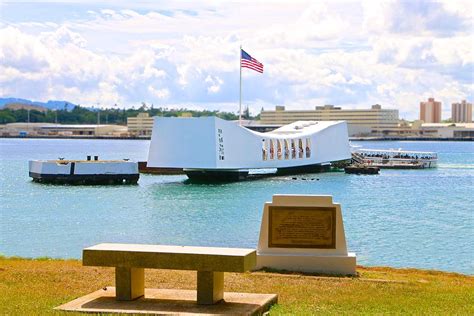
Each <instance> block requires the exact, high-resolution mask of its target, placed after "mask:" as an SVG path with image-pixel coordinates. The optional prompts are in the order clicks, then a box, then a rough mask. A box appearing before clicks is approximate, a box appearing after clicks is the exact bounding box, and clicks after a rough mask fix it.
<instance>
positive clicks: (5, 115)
mask: <svg viewBox="0 0 474 316" xmlns="http://www.w3.org/2000/svg"><path fill="white" fill-rule="evenodd" d="M28 112H29V113H28ZM138 113H148V114H149V115H150V116H164V117H179V116H182V115H183V114H185V113H186V114H188V113H189V114H190V115H191V116H192V117H200V116H217V117H219V118H222V119H224V120H237V119H238V118H239V116H238V114H235V113H232V112H221V111H211V110H189V109H186V108H182V109H168V108H163V107H158V108H154V107H153V106H151V107H148V106H147V105H146V104H145V103H143V104H142V106H141V107H139V108H138V109H135V108H131V109H119V108H107V109H100V110H99V109H91V108H86V107H82V106H80V105H76V106H74V107H73V108H72V109H69V108H68V104H67V103H66V104H65V106H64V108H63V109H58V110H46V111H44V112H42V111H37V110H30V111H28V110H25V109H19V110H12V109H7V108H3V109H0V124H7V123H17V122H30V123H58V124H97V123H98V122H99V121H100V123H101V124H119V125H126V124H127V117H135V116H137V115H138ZM189 114H188V115H189ZM259 116H260V115H257V116H256V117H253V116H251V115H250V111H249V109H248V107H247V108H245V110H244V111H243V113H242V118H243V119H258V118H259Z"/></svg>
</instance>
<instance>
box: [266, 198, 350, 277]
mask: <svg viewBox="0 0 474 316" xmlns="http://www.w3.org/2000/svg"><path fill="white" fill-rule="evenodd" d="M261 268H272V269H278V270H289V271H299V272H309V273H323V274H339V275H341V274H342V275H355V274H356V255H355V253H350V252H347V245H346V237H345V233H344V224H343V220H342V213H341V206H340V204H338V203H333V202H332V197H331V196H315V195H274V196H273V200H272V202H271V203H265V206H264V209H263V216H262V224H261V227H260V239H259V242H258V248H257V269H261Z"/></svg>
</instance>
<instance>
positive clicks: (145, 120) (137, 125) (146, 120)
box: [127, 113, 153, 136]
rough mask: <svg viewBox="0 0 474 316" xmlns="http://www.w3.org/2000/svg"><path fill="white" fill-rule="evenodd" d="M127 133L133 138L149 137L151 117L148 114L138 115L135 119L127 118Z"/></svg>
mask: <svg viewBox="0 0 474 316" xmlns="http://www.w3.org/2000/svg"><path fill="white" fill-rule="evenodd" d="M127 127H128V132H129V133H130V134H131V135H135V136H151V131H152V130H153V117H150V115H148V113H138V115H137V116H136V117H127Z"/></svg>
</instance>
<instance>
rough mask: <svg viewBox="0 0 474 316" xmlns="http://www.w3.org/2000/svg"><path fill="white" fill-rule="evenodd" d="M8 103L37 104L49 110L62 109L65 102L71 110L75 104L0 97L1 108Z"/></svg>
mask: <svg viewBox="0 0 474 316" xmlns="http://www.w3.org/2000/svg"><path fill="white" fill-rule="evenodd" d="M9 103H16V104H29V105H37V106H41V107H44V108H47V109H50V110H56V109H64V105H65V104H66V103H67V104H68V110H71V109H72V108H73V107H75V106H76V104H73V103H71V102H68V101H58V100H54V101H52V100H49V101H48V102H39V101H31V100H26V99H20V98H0V108H3V107H4V106H5V104H9Z"/></svg>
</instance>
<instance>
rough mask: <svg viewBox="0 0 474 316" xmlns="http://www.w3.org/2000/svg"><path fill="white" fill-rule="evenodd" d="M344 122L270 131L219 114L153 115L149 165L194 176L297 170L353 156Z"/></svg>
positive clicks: (229, 177) (228, 177) (225, 177)
mask: <svg viewBox="0 0 474 316" xmlns="http://www.w3.org/2000/svg"><path fill="white" fill-rule="evenodd" d="M347 135H348V133H347V124H346V122H345V121H298V122H295V123H292V124H288V125H285V126H282V127H280V128H278V129H276V130H273V131H271V132H267V133H259V132H255V131H252V130H249V129H247V128H245V127H243V126H240V125H239V124H237V123H236V122H230V121H225V120H222V119H219V118H217V117H201V118H163V117H155V119H154V125H153V132H152V139H151V143H150V150H149V156H148V162H147V168H150V167H151V168H179V169H182V170H183V171H184V173H186V175H187V176H188V178H189V179H190V180H197V181H199V182H201V181H210V182H212V181H217V182H222V181H240V180H245V179H247V177H249V176H250V175H251V174H252V171H254V170H262V169H277V172H276V174H287V175H288V174H297V173H302V172H308V173H309V172H316V171H322V170H325V169H327V168H326V166H328V165H329V164H330V163H331V162H335V161H341V160H347V159H350V158H351V152H350V146H349V139H348V136H347Z"/></svg>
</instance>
